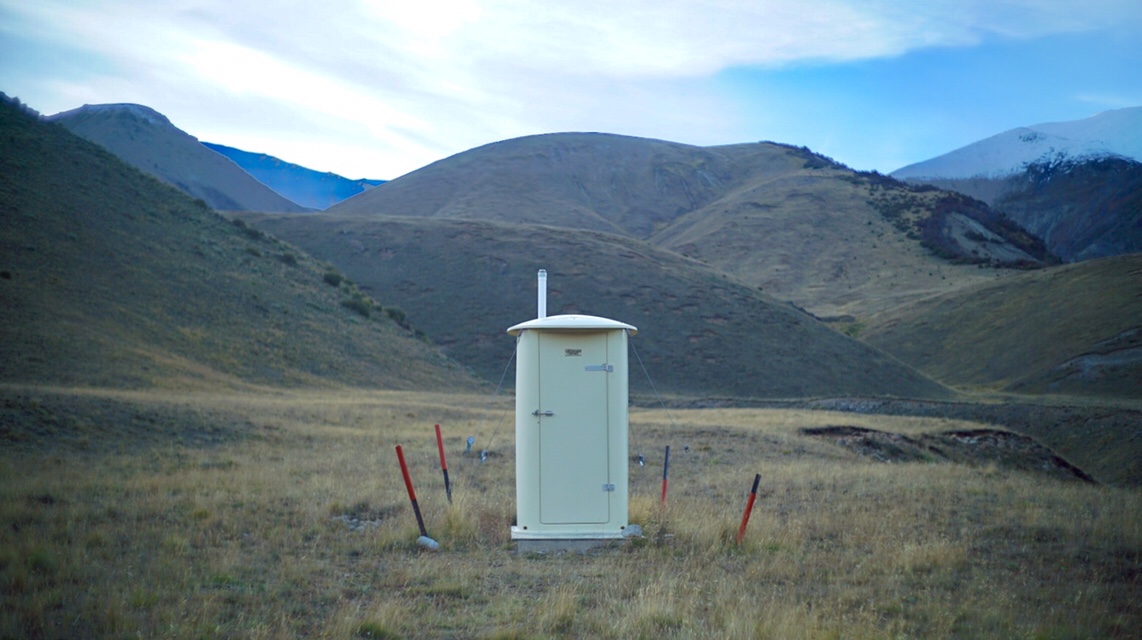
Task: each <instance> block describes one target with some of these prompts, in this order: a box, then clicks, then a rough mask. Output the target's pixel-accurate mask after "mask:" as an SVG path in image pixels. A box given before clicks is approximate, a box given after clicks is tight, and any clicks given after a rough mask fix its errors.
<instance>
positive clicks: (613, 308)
mask: <svg viewBox="0 0 1142 640" xmlns="http://www.w3.org/2000/svg"><path fill="white" fill-rule="evenodd" d="M242 219H244V220H246V221H247V223H248V224H250V225H251V226H252V227H256V228H258V229H264V230H266V231H268V232H270V233H272V234H273V235H274V236H275V237H279V238H282V239H285V240H287V241H289V242H291V243H294V244H296V245H298V246H300V247H303V248H304V249H305V250H306V251H307V252H308V253H310V254H311V255H314V256H316V257H318V258H320V259H323V260H327V261H329V262H330V263H333V264H335V265H337V267H338V269H340V270H341V271H342V272H344V273H345V275H346V276H348V277H349V278H351V279H353V280H354V281H356V282H357V284H358V285H359V286H360V287H361V288H362V289H363V290H365V291H367V292H369V293H371V294H373V295H374V296H375V297H377V298H378V299H383V300H385V301H387V302H391V303H392V304H395V305H398V306H399V307H400V310H401V312H403V314H405V315H406V316H407V320H408V321H410V322H411V323H412V324H413V325H415V326H416V327H418V328H420V329H423V330H424V331H425V332H427V334H428V335H430V336H431V337H432V338H433V339H434V340H435V341H436V342H437V343H438V344H439V345H441V347H442V348H443V349H444V350H445V352H446V353H447V354H448V355H449V356H451V357H453V358H455V359H457V360H459V361H461V362H463V363H464V364H465V365H467V366H468V367H470V368H471V369H472V370H474V371H476V372H477V373H479V374H480V375H482V376H483V377H485V378H486V379H488V380H492V381H497V380H500V379H501V376H503V375H504V374H505V372H506V374H507V376H508V380H511V379H512V375H513V374H514V368H513V367H511V366H510V363H511V358H512V349H513V346H514V340H513V339H512V338H511V337H510V336H509V335H507V333H506V330H507V328H508V327H509V326H511V325H513V324H516V323H518V322H521V321H524V320H528V319H530V318H533V317H535V313H536V307H535V305H536V303H535V291H536V283H535V274H536V271H537V270H538V269H540V268H545V269H547V271H548V274H549V287H550V290H549V294H548V311H549V313H550V314H552V315H554V314H558V313H586V314H591V315H599V316H604V317H610V318H615V319H618V320H621V321H623V322H628V323H631V324H633V325H635V326H637V327H638V328H639V333H638V335H637V336H635V337H634V338H633V339H632V346H633V349H634V352H635V353H636V356H637V357H635V358H632V367H636V368H635V370H634V371H632V374H631V388H632V391H633V392H635V393H639V394H650V393H651V392H652V388H651V385H650V383H649V382H648V380H647V377H648V376H647V374H648V375H649V378H650V379H651V380H653V381H654V382H653V384H654V387H655V388H657V390H658V391H660V392H663V393H668V394H684V395H699V396H715V397H717V396H723V397H762V398H781V397H812V396H818V397H819V396H831V395H836V394H860V395H875V396H900V397H948V396H949V392H948V390H947V389H945V388H943V387H941V386H940V385H938V384H936V383H934V382H933V381H931V380H929V379H927V378H926V377H924V376H922V375H919V374H917V373H916V372H915V371H913V370H911V369H909V368H908V367H905V366H902V365H901V364H900V363H899V362H897V361H895V360H894V359H892V358H890V357H886V356H885V355H884V354H883V353H880V352H878V351H876V350H875V349H872V348H869V347H868V346H867V345H864V344H862V343H860V342H858V341H855V340H852V339H850V338H848V337H846V336H844V335H842V334H840V333H838V332H836V331H833V330H831V329H829V328H827V327H826V326H824V325H822V324H821V323H819V322H817V321H816V320H814V319H813V318H812V317H810V316H808V315H806V314H804V313H802V312H800V311H798V310H796V309H794V308H792V307H791V306H789V305H788V304H785V303H782V302H779V301H777V300H775V299H773V298H772V297H770V296H768V295H766V294H764V293H762V292H760V291H758V290H757V288H756V287H750V286H748V285H746V284H743V283H741V282H739V281H737V280H735V279H734V278H732V277H729V276H727V275H726V274H724V273H722V272H720V271H717V270H715V269H711V268H710V267H708V266H706V265H703V264H702V263H700V262H697V261H695V260H691V259H687V258H685V257H682V256H679V255H678V254H675V253H673V252H669V251H665V250H662V249H658V248H656V247H653V246H651V245H649V244H647V243H645V242H642V241H638V240H633V239H630V238H626V237H622V236H617V235H613V234H607V233H601V232H597V231H583V230H573V229H568V228H565V227H554V226H546V225H536V224H520V223H515V224H505V223H500V222H491V221H483V220H455V219H448V218H409V217H405V218H398V217H389V216H375V215H373V216H354V215H344V214H343V215H337V214H329V213H326V214H322V215H320V216H313V215H270V214H243V215H242ZM639 360H641V361H642V362H643V363H644V364H645V366H646V370H647V374H644V373H643V372H642V371H641V367H638V365H637V362H638V361H639Z"/></svg>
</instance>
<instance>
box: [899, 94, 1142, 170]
mask: <svg viewBox="0 0 1142 640" xmlns="http://www.w3.org/2000/svg"><path fill="white" fill-rule="evenodd" d="M1113 156H1122V157H1125V158H1129V159H1133V160H1135V161H1139V162H1142V107H1131V108H1128V109H1117V110H1114V111H1104V112H1103V113H1100V114H1098V115H1095V116H1091V117H1090V118H1085V119H1083V120H1074V121H1070V122H1047V123H1043V124H1038V125H1034V126H1031V127H1019V128H1017V129H1012V130H1010V131H1005V132H1003V133H1000V134H997V135H994V136H992V137H990V138H986V139H984V140H980V141H979V142H974V143H972V144H969V145H967V146H966V147H962V148H960V149H956V150H955V151H951V152H949V153H946V154H944V155H942V156H937V157H935V158H932V159H931V160H925V161H923V162H918V163H916V164H910V165H908V166H906V167H902V168H900V169H897V170H896V171H893V172H892V173H891V175H892V177H894V178H897V179H900V180H905V179H926V180H929V179H944V180H949V179H951V180H966V179H971V178H1005V177H1008V176H1011V175H1013V174H1017V173H1021V172H1022V171H1023V170H1024V169H1025V168H1026V167H1027V166H1028V165H1030V164H1033V163H1044V162H1045V163H1051V162H1059V161H1065V160H1068V159H1069V160H1078V159H1082V158H1088V157H1094V158H1105V157H1113Z"/></svg>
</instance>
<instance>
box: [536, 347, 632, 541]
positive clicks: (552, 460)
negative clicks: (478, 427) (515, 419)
mask: <svg viewBox="0 0 1142 640" xmlns="http://www.w3.org/2000/svg"><path fill="white" fill-rule="evenodd" d="M538 352H539V367H538V371H539V405H540V406H539V410H538V411H537V414H538V415H536V419H537V420H538V428H539V503H540V513H539V517H540V522H542V523H544V524H576V523H584V524H587V523H605V522H607V521H608V520H609V519H610V505H611V496H612V495H613V492H614V485H613V484H610V482H611V481H610V478H609V477H608V476H609V472H608V469H609V468H610V458H609V456H610V425H609V417H610V410H609V406H608V387H609V385H608V382H607V379H608V376H610V375H612V374H613V367H610V366H609V365H608V364H607V363H608V360H607V334H606V332H555V331H542V332H540V333H539V349H538Z"/></svg>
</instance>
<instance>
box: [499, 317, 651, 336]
mask: <svg viewBox="0 0 1142 640" xmlns="http://www.w3.org/2000/svg"><path fill="white" fill-rule="evenodd" d="M527 329H543V330H552V331H607V330H611V329H626V330H627V331H629V332H630V335H632V336H633V335H634V334H636V333H638V329H637V328H635V327H634V326H633V325H629V324H627V323H625V322H619V321H618V320H611V319H609V318H600V317H598V316H585V315H578V314H566V315H559V316H548V317H546V318H536V319H534V320H528V321H527V322H521V323H519V324H517V325H515V326H513V327H510V328H508V333H510V334H512V335H513V336H518V335H519V334H520V333H521V332H523V331H525V330H527Z"/></svg>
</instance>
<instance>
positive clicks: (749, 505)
mask: <svg viewBox="0 0 1142 640" xmlns="http://www.w3.org/2000/svg"><path fill="white" fill-rule="evenodd" d="M760 482H761V474H760V473H759V474H757V475H755V476H754V477H753V489H752V490H750V492H749V500H748V501H747V502H746V503H745V513H743V514H742V524H741V526H740V527H738V539H737V544H741V543H742V538H744V537H745V526H746V525H747V524H749V514H750V512H752V511H753V501H754V500H756V499H757V485H758V484H759V483H760Z"/></svg>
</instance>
